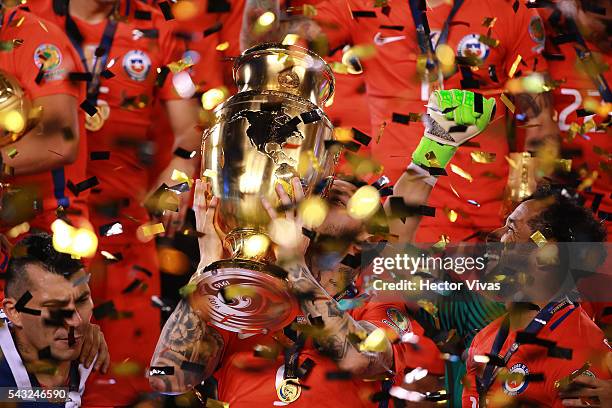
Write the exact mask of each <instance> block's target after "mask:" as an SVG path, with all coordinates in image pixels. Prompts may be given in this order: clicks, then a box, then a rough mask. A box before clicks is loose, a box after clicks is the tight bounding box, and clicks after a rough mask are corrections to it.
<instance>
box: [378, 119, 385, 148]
mask: <svg viewBox="0 0 612 408" xmlns="http://www.w3.org/2000/svg"><path fill="white" fill-rule="evenodd" d="M386 127H387V122H386V121H385V122H383V123H381V124H380V126H379V128H378V133H377V134H376V143H379V142H380V138H381V137H382V135H383V133H384V132H385V128H386Z"/></svg>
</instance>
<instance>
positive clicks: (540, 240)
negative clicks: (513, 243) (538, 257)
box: [530, 230, 547, 248]
mask: <svg viewBox="0 0 612 408" xmlns="http://www.w3.org/2000/svg"><path fill="white" fill-rule="evenodd" d="M530 238H531V240H532V241H533V242H535V243H536V245H537V246H539V247H540V248H542V247H543V246H544V245H546V242H547V241H546V237H545V236H544V234H542V233H541V232H540V231H539V230H538V231H536V232H534V233H533V234H531V236H530Z"/></svg>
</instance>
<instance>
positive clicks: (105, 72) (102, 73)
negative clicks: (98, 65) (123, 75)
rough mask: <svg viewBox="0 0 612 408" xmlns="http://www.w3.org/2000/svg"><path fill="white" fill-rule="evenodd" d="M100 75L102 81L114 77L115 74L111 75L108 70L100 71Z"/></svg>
mask: <svg viewBox="0 0 612 408" xmlns="http://www.w3.org/2000/svg"><path fill="white" fill-rule="evenodd" d="M100 75H101V76H102V78H104V79H111V78H113V77H114V76H115V74H113V73H112V72H111V71H110V70H108V69H105V70H104V71H102V72H101V73H100Z"/></svg>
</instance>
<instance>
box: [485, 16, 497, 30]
mask: <svg viewBox="0 0 612 408" xmlns="http://www.w3.org/2000/svg"><path fill="white" fill-rule="evenodd" d="M495 22H497V17H485V18H484V20H482V25H483V26H484V27H486V28H493V26H494V25H495Z"/></svg>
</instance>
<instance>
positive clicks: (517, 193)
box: [502, 152, 537, 218]
mask: <svg viewBox="0 0 612 408" xmlns="http://www.w3.org/2000/svg"><path fill="white" fill-rule="evenodd" d="M509 156H510V160H509V162H510V170H509V173H508V183H507V184H506V189H505V191H504V202H503V206H502V215H503V216H504V218H506V217H507V216H508V215H510V213H511V212H512V211H514V209H515V208H516V207H517V206H518V205H519V204H520V202H521V201H523V200H524V199H525V198H527V197H529V196H530V195H532V194H533V193H534V192H535V190H536V187H537V180H536V170H537V162H536V160H537V159H536V158H535V157H533V156H531V153H529V152H515V153H510V155H509Z"/></svg>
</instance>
